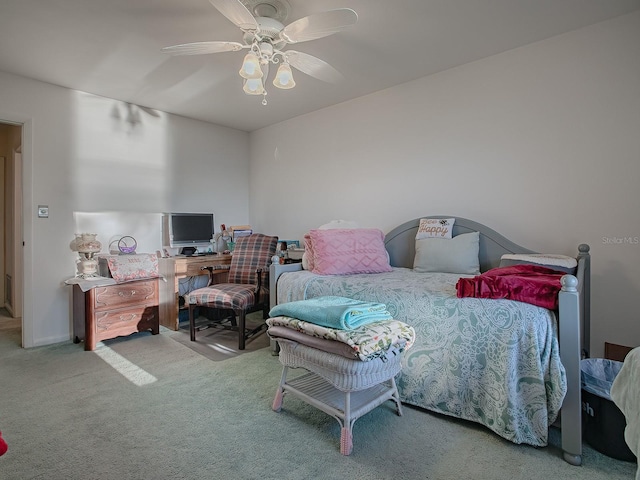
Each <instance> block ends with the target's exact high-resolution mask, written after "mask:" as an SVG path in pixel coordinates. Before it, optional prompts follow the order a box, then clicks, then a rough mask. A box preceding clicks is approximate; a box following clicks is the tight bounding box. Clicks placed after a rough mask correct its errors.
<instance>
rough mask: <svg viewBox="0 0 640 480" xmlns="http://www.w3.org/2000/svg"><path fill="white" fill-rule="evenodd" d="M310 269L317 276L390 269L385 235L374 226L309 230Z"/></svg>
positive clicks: (378, 271) (375, 271) (387, 270)
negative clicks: (311, 247)
mask: <svg viewBox="0 0 640 480" xmlns="http://www.w3.org/2000/svg"><path fill="white" fill-rule="evenodd" d="M309 239H310V243H311V244H312V246H313V250H312V251H313V254H312V260H311V261H310V265H313V267H311V268H310V269H311V271H312V272H313V273H317V274H320V275H346V274H350V273H380V272H390V271H391V265H389V255H388V254H387V251H386V249H385V248H384V234H383V233H382V231H380V230H378V229H375V228H348V229H334V230H311V231H310V232H309Z"/></svg>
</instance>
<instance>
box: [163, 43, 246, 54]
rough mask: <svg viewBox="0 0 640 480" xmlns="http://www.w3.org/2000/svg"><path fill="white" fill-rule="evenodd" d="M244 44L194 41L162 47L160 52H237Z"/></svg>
mask: <svg viewBox="0 0 640 480" xmlns="http://www.w3.org/2000/svg"><path fill="white" fill-rule="evenodd" d="M243 48H244V45H242V44H241V43H238V42H195V43H184V44H182V45H173V46H171V47H164V48H163V49H162V52H164V53H168V54H169V55H202V54H206V53H220V52H237V51H238V50H242V49H243Z"/></svg>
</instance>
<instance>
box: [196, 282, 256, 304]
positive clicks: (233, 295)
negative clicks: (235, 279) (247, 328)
mask: <svg viewBox="0 0 640 480" xmlns="http://www.w3.org/2000/svg"><path fill="white" fill-rule="evenodd" d="M255 289H256V287H255V285H242V284H237V283H218V284H215V285H211V286H210V287H204V288H199V289H197V290H194V291H192V292H190V293H189V304H191V305H200V306H207V307H209V308H229V309H234V310H235V309H242V310H246V309H247V308H251V307H252V306H253V305H255V303H256V299H255Z"/></svg>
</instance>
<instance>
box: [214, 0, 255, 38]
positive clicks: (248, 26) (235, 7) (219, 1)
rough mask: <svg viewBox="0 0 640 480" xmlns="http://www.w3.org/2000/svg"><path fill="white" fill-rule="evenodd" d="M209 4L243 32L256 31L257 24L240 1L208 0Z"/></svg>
mask: <svg viewBox="0 0 640 480" xmlns="http://www.w3.org/2000/svg"><path fill="white" fill-rule="evenodd" d="M209 2H210V3H211V5H213V6H214V7H216V8H217V9H218V10H219V11H220V13H221V14H223V15H224V16H225V17H227V18H228V19H229V20H231V21H232V22H233V23H235V24H236V25H237V26H238V27H240V30H242V31H243V32H255V31H256V30H258V22H256V19H255V18H254V16H253V15H251V12H250V11H249V10H247V7H245V6H244V5H243V4H242V3H241V2H240V0H209Z"/></svg>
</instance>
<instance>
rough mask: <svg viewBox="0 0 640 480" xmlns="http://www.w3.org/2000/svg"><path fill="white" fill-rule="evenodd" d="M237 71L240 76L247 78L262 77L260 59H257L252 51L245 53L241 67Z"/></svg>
mask: <svg viewBox="0 0 640 480" xmlns="http://www.w3.org/2000/svg"><path fill="white" fill-rule="evenodd" d="M238 73H239V74H240V76H241V77H242V78H246V79H247V80H250V79H251V80H253V79H256V78H262V69H261V68H260V61H259V60H258V56H257V55H256V54H255V53H253V52H249V53H247V54H246V55H245V56H244V61H243V62H242V68H241V69H240V71H239V72H238Z"/></svg>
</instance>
